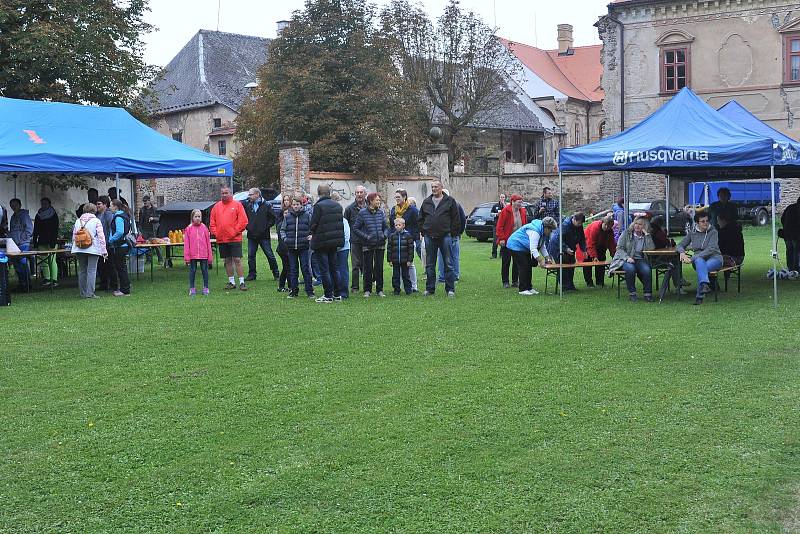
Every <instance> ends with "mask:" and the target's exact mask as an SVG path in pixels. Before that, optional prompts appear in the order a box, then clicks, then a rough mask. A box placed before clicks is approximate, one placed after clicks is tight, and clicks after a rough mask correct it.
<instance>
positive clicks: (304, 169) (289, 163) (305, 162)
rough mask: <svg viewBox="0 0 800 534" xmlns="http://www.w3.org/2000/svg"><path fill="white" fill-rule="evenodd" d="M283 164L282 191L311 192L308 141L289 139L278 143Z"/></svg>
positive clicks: (279, 155)
mask: <svg viewBox="0 0 800 534" xmlns="http://www.w3.org/2000/svg"><path fill="white" fill-rule="evenodd" d="M278 150H279V152H278V159H279V161H280V166H281V193H282V194H286V193H288V194H292V193H294V192H296V191H303V192H306V193H310V189H311V181H310V178H309V158H308V143H306V142H305V141H287V142H285V143H281V144H279V145H278Z"/></svg>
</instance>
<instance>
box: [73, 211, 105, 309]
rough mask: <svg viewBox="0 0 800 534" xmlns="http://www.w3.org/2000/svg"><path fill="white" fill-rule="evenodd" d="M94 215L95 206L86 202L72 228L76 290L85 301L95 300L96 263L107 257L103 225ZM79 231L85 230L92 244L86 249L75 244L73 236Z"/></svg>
mask: <svg viewBox="0 0 800 534" xmlns="http://www.w3.org/2000/svg"><path fill="white" fill-rule="evenodd" d="M95 213H97V206H95V205H94V204H92V203H91V202H87V203H86V204H84V205H83V215H81V217H80V219H78V220H77V221H75V226H73V227H72V253H73V254H75V257H76V258H77V259H78V290H79V291H80V294H81V298H85V299H93V298H97V295H95V294H94V286H95V279H96V277H97V261H98V259H100V257H101V256H102V257H104V258H105V257H106V256H107V255H108V252H107V251H106V236H105V233H104V232H103V224H102V223H101V222H100V219H98V218H97V217H96V216H95ZM81 229H84V230H86V231H87V232H88V233H89V236H91V238H92V243H91V245H89V246H88V247H79V246H78V244H77V243H76V242H75V236H76V234H77V233H78V232H79V231H80V230H81Z"/></svg>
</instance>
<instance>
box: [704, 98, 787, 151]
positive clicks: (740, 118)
mask: <svg viewBox="0 0 800 534" xmlns="http://www.w3.org/2000/svg"><path fill="white" fill-rule="evenodd" d="M717 111H718V112H719V113H720V114H721V115H722V116H723V117H725V118H726V119H728V120H729V121H731V122H734V123H736V124H738V125H739V126H741V127H742V128H745V129H747V130H749V131H751V132H753V133H756V134H758V135H762V136H764V137H769V138H770V139H772V140H773V141H775V143H777V144H778V145H779V146H780V148H781V149H782V151H780V152H779V153H778V154H776V155H777V156H778V157H777V158H776V161H775V165H797V164H800V143H798V142H797V141H795V140H794V139H792V138H791V137H789V136H787V135H785V134H783V133H781V132H780V131H779V130H776V129H775V128H773V127H772V126H770V125H768V124H767V123H765V122H764V121H762V120H761V119H759V118H758V117H756V116H755V115H753V114H752V113H750V112H749V111H748V110H747V109H746V108H745V107H744V106H742V105H741V104H739V103H738V102H737V101H736V100H731V101H730V102H728V103H727V104H725V105H724V106H722V107H721V108H719V109H718V110H717ZM788 148H791V149H792V150H787V149H788ZM781 156H782V157H781Z"/></svg>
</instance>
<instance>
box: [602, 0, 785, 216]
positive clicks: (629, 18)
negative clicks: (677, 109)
mask: <svg viewBox="0 0 800 534" xmlns="http://www.w3.org/2000/svg"><path fill="white" fill-rule="evenodd" d="M597 27H598V31H599V34H600V38H601V40H602V42H603V49H602V55H601V57H602V62H603V79H602V86H603V90H604V92H605V100H604V103H603V110H604V112H605V121H606V123H605V125H606V126H605V127H606V130H607V131H608V132H609V133H615V132H618V131H619V130H620V129H621V128H622V127H623V125H624V127H625V128H629V127H631V126H633V125H635V124H637V123H638V122H640V121H641V120H642V119H644V118H645V117H647V116H648V115H650V114H651V113H653V112H654V111H655V110H657V109H658V108H659V107H660V106H661V105H662V104H664V103H665V102H666V101H667V100H668V99H669V98H670V97H671V96H672V95H673V94H675V93H676V92H677V91H679V90H680V89H681V88H682V87H684V86H687V87H690V88H691V89H692V90H693V91H694V92H696V93H697V94H698V95H699V96H700V97H701V98H703V99H704V100H705V101H706V102H707V103H708V104H710V105H711V106H712V107H713V108H719V107H721V106H723V105H724V104H725V103H727V102H728V101H730V100H732V99H735V100H736V101H737V102H739V103H740V104H741V105H743V106H744V107H746V108H747V109H748V110H749V111H750V112H752V113H753V114H755V115H756V116H757V117H758V118H759V119H761V120H762V121H764V122H766V123H767V124H769V125H770V126H772V127H773V128H776V129H777V130H780V131H781V132H783V133H785V134H786V135H788V136H790V137H793V138H795V139H796V138H798V137H799V136H800V122H798V121H796V120H795V118H796V116H797V114H798V113H800V4H798V3H793V2H787V1H785V0H737V1H731V0H715V1H675V0H670V1H668V0H617V1H614V2H612V3H611V4H610V5H609V12H608V15H607V16H604V17H602V18H601V19H600V21H599V22H598V23H597ZM663 184H664V181H663V178H662V177H659V176H648V175H637V176H636V178H635V179H634V180H633V183H632V190H631V193H632V197H633V196H634V195H635V196H637V197H640V198H646V197H647V198H650V197H654V198H660V197H663V195H664V185H663ZM782 187H783V195H782V202H781V207H782V206H785V205H786V203H787V201H789V202H793V201H794V200H796V199H797V197H798V193H800V188H798V183H797V180H783V183H782ZM670 197H671V199H672V201H673V202H675V203H676V204H682V203H684V202H686V200H687V198H686V184H685V183H673V184H671V188H670ZM632 200H633V198H632Z"/></svg>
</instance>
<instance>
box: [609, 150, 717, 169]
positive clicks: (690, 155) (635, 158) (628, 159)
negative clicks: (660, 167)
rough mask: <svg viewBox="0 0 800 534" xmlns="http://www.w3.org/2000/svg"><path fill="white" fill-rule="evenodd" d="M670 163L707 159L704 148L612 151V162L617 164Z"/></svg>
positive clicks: (706, 152)
mask: <svg viewBox="0 0 800 534" xmlns="http://www.w3.org/2000/svg"><path fill="white" fill-rule="evenodd" d="M650 161H652V162H659V163H670V162H673V161H708V151H706V150H680V149H677V150H668V149H662V150H636V151H632V150H618V151H616V152H614V159H613V163H614V165H617V166H623V165H628V164H629V163H645V162H650Z"/></svg>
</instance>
